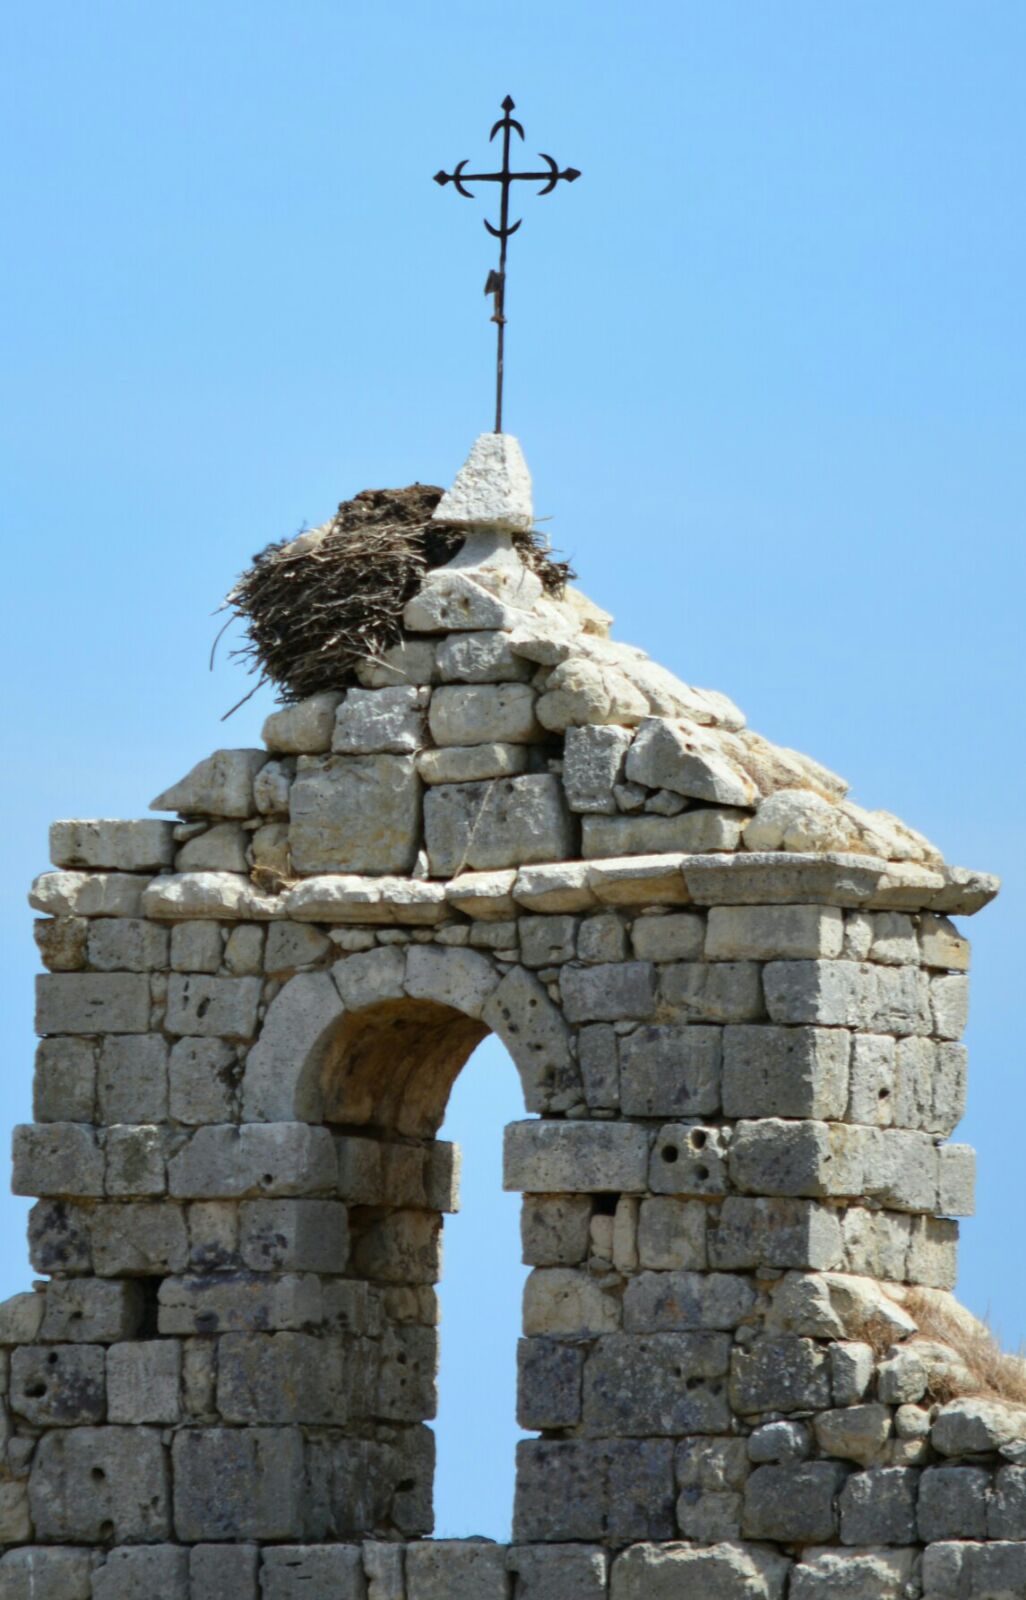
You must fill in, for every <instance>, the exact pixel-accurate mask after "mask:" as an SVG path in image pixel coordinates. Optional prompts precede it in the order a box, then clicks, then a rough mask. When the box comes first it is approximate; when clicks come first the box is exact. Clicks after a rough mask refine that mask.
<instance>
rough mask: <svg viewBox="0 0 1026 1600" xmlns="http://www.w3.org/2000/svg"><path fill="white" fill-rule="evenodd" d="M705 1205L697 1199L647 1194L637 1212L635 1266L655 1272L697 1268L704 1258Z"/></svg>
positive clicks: (700, 1268) (698, 1268)
mask: <svg viewBox="0 0 1026 1600" xmlns="http://www.w3.org/2000/svg"><path fill="white" fill-rule="evenodd" d="M706 1215H707V1213H706V1207H705V1206H704V1205H703V1204H702V1202H701V1201H700V1200H677V1199H672V1198H671V1197H670V1196H669V1195H658V1196H651V1197H650V1198H648V1199H646V1200H643V1201H642V1202H641V1207H640V1210H639V1213H638V1246H637V1248H638V1265H639V1266H641V1267H644V1268H656V1269H658V1270H659V1271H667V1270H672V1269H674V1268H689V1269H692V1270H695V1271H701V1270H702V1269H703V1268H704V1267H705V1266H706V1264H707V1261H706Z"/></svg>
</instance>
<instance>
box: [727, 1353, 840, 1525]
mask: <svg viewBox="0 0 1026 1600" xmlns="http://www.w3.org/2000/svg"><path fill="white" fill-rule="evenodd" d="M730 1403H731V1405H732V1407H733V1409H734V1410H735V1411H737V1412H740V1414H741V1415H742V1416H746V1415H749V1414H750V1413H752V1412H759V1411H822V1410H825V1409H826V1407H828V1406H829V1404H830V1361H829V1357H828V1355H827V1352H826V1350H824V1349H823V1348H822V1347H821V1346H820V1345H818V1344H817V1343H816V1342H815V1341H814V1340H813V1339H801V1338H798V1337H797V1335H795V1334H762V1335H760V1336H759V1337H758V1338H757V1339H755V1340H753V1342H752V1343H751V1344H750V1345H749V1346H748V1347H747V1348H746V1349H740V1348H739V1349H735V1351H734V1353H733V1356H732V1358H731V1371H730ZM810 1537H812V1536H811V1535H810Z"/></svg>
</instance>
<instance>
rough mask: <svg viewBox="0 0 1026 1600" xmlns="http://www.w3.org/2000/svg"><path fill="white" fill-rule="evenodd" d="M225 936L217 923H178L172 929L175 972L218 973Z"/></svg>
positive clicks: (172, 967) (173, 968)
mask: <svg viewBox="0 0 1026 1600" xmlns="http://www.w3.org/2000/svg"><path fill="white" fill-rule="evenodd" d="M223 949H224V934H223V933H222V931H221V929H220V927H219V926H218V924H217V923H216V922H178V923H176V924H175V926H174V927H173V928H172V929H171V970H172V971H173V972H216V971H217V969H218V967H219V966H220V965H221V954H222V951H223Z"/></svg>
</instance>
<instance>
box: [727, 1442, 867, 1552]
mask: <svg viewBox="0 0 1026 1600" xmlns="http://www.w3.org/2000/svg"><path fill="white" fill-rule="evenodd" d="M843 1481H844V1468H843V1467H841V1466H838V1465H837V1463H836V1462H831V1461H806V1462H801V1463H800V1464H797V1465H794V1466H766V1467H756V1469H755V1471H754V1472H753V1473H752V1474H751V1476H750V1477H749V1479H748V1481H747V1483H746V1484H745V1497H744V1512H743V1517H742V1523H741V1526H742V1529H743V1531H744V1533H745V1535H746V1537H747V1538H750V1539H779V1540H781V1541H782V1542H784V1543H787V1544H821V1543H823V1542H824V1541H826V1540H828V1539H833V1538H834V1537H835V1536H836V1533H837V1509H836V1504H835V1498H836V1495H837V1491H838V1490H839V1489H840V1487H841V1484H842V1483H843Z"/></svg>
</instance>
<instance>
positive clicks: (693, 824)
mask: <svg viewBox="0 0 1026 1600" xmlns="http://www.w3.org/2000/svg"><path fill="white" fill-rule="evenodd" d="M744 818H745V812H743V811H732V810H731V811H728V810H725V809H721V808H717V807H715V806H708V807H703V808H702V809H701V810H697V811H682V812H681V814H680V815H679V816H677V817H657V816H639V817H603V816H586V817H584V819H583V822H582V825H581V832H582V850H581V853H582V855H584V856H586V857H589V858H590V857H595V856H599V857H601V856H630V855H639V856H641V855H657V854H660V853H665V852H667V851H674V850H680V851H693V852H701V851H705V850H736V849H737V847H738V841H739V840H740V837H741V826H742V823H743V821H744Z"/></svg>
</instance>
